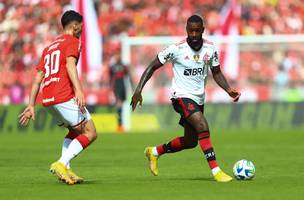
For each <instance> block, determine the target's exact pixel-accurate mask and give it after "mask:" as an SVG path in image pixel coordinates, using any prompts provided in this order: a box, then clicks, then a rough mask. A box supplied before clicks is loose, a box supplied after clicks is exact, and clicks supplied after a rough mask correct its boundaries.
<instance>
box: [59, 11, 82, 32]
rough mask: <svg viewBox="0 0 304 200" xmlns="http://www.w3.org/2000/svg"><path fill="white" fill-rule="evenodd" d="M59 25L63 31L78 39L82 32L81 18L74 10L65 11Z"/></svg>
mask: <svg viewBox="0 0 304 200" xmlns="http://www.w3.org/2000/svg"><path fill="white" fill-rule="evenodd" d="M61 24H62V27H63V29H64V30H65V31H68V32H70V33H71V34H72V35H73V36H75V37H77V38H79V37H80V35H81V32H82V16H81V15H80V14H79V13H78V12H75V11H74V10H68V11H66V12H65V13H64V14H63V15H62V17H61Z"/></svg>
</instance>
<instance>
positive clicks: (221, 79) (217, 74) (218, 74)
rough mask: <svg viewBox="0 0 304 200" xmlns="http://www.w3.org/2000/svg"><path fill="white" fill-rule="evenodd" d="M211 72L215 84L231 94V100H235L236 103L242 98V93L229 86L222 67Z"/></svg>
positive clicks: (214, 68)
mask: <svg viewBox="0 0 304 200" xmlns="http://www.w3.org/2000/svg"><path fill="white" fill-rule="evenodd" d="M211 71H212V75H213V79H214V80H215V82H216V83H217V84H218V85H219V86H220V87H221V88H223V89H224V90H225V91H226V92H227V93H228V94H229V96H230V97H231V98H233V101H234V102H237V101H238V100H239V98H240V96H241V93H240V92H238V91H237V90H235V89H233V88H231V87H230V86H229V84H228V82H227V80H226V78H225V76H224V75H223V73H222V71H221V68H220V66H217V67H213V68H211Z"/></svg>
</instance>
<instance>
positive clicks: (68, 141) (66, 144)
mask: <svg viewBox="0 0 304 200" xmlns="http://www.w3.org/2000/svg"><path fill="white" fill-rule="evenodd" d="M71 142H72V139H70V138H64V140H63V144H62V150H61V156H62V155H63V154H64V153H65V152H66V150H67V149H68V147H69V145H70V144H71ZM66 167H67V168H68V169H69V168H70V162H68V163H67V165H66Z"/></svg>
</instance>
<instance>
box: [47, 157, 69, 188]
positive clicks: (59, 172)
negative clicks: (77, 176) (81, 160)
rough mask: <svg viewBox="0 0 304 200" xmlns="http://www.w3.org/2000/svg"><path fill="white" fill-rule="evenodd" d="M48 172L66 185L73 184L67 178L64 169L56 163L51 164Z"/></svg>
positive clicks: (60, 164)
mask: <svg viewBox="0 0 304 200" xmlns="http://www.w3.org/2000/svg"><path fill="white" fill-rule="evenodd" d="M50 172H51V173H52V174H54V175H55V176H57V177H58V178H59V179H60V180H62V181H63V182H65V183H66V184H68V185H73V184H74V183H75V182H74V181H73V180H72V179H71V178H70V177H69V175H68V172H67V169H66V167H65V166H64V165H63V164H62V163H60V162H58V161H56V162H54V163H52V164H51V167H50Z"/></svg>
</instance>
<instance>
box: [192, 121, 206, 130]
mask: <svg viewBox="0 0 304 200" xmlns="http://www.w3.org/2000/svg"><path fill="white" fill-rule="evenodd" d="M194 128H195V131H196V132H197V133H201V132H203V131H205V130H207V129H208V126H206V124H205V123H204V122H200V123H197V124H196V126H195V127H194Z"/></svg>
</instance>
